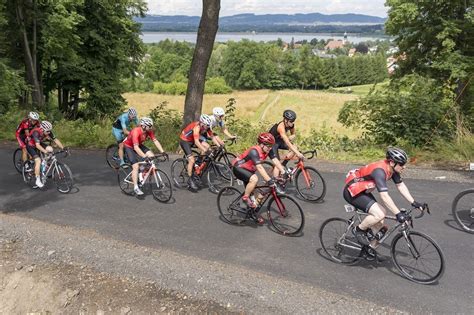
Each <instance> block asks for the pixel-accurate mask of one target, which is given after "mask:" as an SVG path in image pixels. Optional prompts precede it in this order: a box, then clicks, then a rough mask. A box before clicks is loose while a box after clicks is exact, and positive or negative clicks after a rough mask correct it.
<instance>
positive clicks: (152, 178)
mask: <svg viewBox="0 0 474 315" xmlns="http://www.w3.org/2000/svg"><path fill="white" fill-rule="evenodd" d="M146 185H147V186H148V187H147V188H149V189H150V191H151V193H152V195H153V197H154V198H155V199H156V200H158V201H160V202H168V201H169V200H170V199H171V197H172V196H173V189H172V187H171V181H170V179H169V177H168V175H167V174H166V173H165V172H164V171H162V170H159V169H155V170H152V171H151V172H150V175H148V179H147V182H146Z"/></svg>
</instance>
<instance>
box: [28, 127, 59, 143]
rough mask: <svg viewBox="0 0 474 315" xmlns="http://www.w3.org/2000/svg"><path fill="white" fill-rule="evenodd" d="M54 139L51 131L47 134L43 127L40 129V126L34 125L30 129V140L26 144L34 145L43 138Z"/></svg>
mask: <svg viewBox="0 0 474 315" xmlns="http://www.w3.org/2000/svg"><path fill="white" fill-rule="evenodd" d="M54 139H56V137H55V136H54V134H53V132H52V131H50V132H49V134H46V133H45V132H44V131H43V129H41V128H40V127H36V128H34V129H33V130H32V131H31V137H30V141H28V143H27V145H28V146H31V147H35V146H36V144H37V143H41V142H43V141H44V140H54Z"/></svg>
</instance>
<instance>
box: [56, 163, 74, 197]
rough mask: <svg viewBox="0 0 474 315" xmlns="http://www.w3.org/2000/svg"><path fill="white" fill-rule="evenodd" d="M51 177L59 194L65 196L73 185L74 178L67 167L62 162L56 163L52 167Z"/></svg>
mask: <svg viewBox="0 0 474 315" xmlns="http://www.w3.org/2000/svg"><path fill="white" fill-rule="evenodd" d="M52 177H53V181H54V184H55V185H56V189H57V190H58V191H59V192H60V193H62V194H67V193H69V192H70V191H71V189H72V186H73V185H74V178H73V176H72V172H71V169H70V168H69V166H67V165H66V164H64V163H62V162H56V165H55V166H54V167H53V175H52Z"/></svg>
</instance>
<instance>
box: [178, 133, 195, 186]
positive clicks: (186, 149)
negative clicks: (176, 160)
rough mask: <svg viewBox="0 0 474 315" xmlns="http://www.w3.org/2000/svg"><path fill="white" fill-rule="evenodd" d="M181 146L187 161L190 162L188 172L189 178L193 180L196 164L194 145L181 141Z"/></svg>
mask: <svg viewBox="0 0 474 315" xmlns="http://www.w3.org/2000/svg"><path fill="white" fill-rule="evenodd" d="M179 146H180V147H181V149H183V151H184V154H185V156H186V159H187V160H188V165H187V171H188V176H189V178H191V176H192V175H193V167H194V162H196V161H195V160H194V156H193V151H192V149H191V147H192V144H191V143H189V142H187V141H184V140H181V139H180V140H179Z"/></svg>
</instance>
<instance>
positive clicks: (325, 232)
mask: <svg viewBox="0 0 474 315" xmlns="http://www.w3.org/2000/svg"><path fill="white" fill-rule="evenodd" d="M345 208H346V212H355V213H354V214H353V215H352V217H351V218H350V219H342V218H331V219H328V220H326V221H324V222H323V224H322V225H321V227H320V229H319V239H320V242H321V246H322V248H323V250H324V252H325V253H326V254H327V255H328V256H329V258H330V259H331V260H332V261H335V262H338V263H342V264H355V263H357V262H358V261H359V260H361V259H364V258H365V259H368V258H369V257H375V259H376V257H377V252H376V249H373V248H372V247H369V246H365V245H361V244H360V243H359V242H358V241H357V239H356V237H355V236H354V234H353V230H354V228H355V227H356V226H358V225H359V224H360V222H361V221H362V219H363V217H364V216H366V215H368V214H367V213H365V212H363V211H361V210H359V209H356V208H354V207H353V206H351V205H346V206H345ZM415 209H417V208H412V209H410V210H408V211H406V215H407V216H408V218H409V219H408V220H407V221H405V222H403V223H398V222H397V224H395V225H393V226H391V227H390V228H388V230H387V231H386V233H385V235H383V237H380V240H378V243H379V244H382V243H383V242H384V241H386V240H387V239H388V237H389V236H390V235H391V234H393V233H394V232H395V236H394V237H393V239H392V242H391V244H390V254H391V259H392V261H393V264H394V265H395V267H396V268H397V269H398V271H399V272H400V274H401V275H402V276H403V277H405V278H406V279H408V280H411V281H413V282H416V283H420V284H431V283H434V282H436V281H437V280H438V279H440V278H441V276H442V274H443V272H444V267H445V266H444V265H445V263H444V256H443V253H442V251H441V248H440V247H439V246H438V244H437V243H436V242H435V241H434V240H433V239H432V238H431V237H429V236H428V235H426V234H424V233H421V232H418V231H413V230H412V227H413V217H412V216H411V213H412V212H413V211H414V210H415ZM417 210H419V211H420V215H418V216H415V217H414V218H416V219H417V218H421V217H422V216H423V215H424V213H425V211H426V212H428V213H430V212H429V208H428V207H427V206H426V207H425V209H424V211H421V210H420V209H417ZM385 219H388V220H392V221H397V219H396V217H395V216H388V215H387V216H385ZM371 259H372V258H371Z"/></svg>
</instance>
